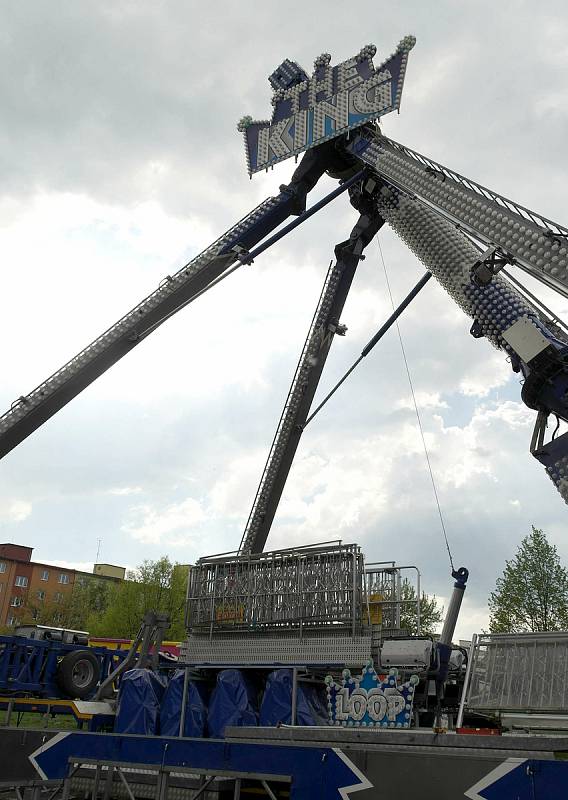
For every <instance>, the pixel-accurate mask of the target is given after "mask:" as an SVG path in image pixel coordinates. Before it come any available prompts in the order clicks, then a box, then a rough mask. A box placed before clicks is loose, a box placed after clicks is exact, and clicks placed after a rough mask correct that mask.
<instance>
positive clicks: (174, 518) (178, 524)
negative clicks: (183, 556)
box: [122, 497, 205, 545]
mask: <svg viewBox="0 0 568 800" xmlns="http://www.w3.org/2000/svg"><path fill="white" fill-rule="evenodd" d="M204 519H205V513H204V511H203V509H202V507H201V505H200V504H199V503H198V502H197V500H194V499H193V498H191V497H189V498H187V499H186V500H183V501H182V502H181V503H174V504H173V505H170V506H168V507H166V508H154V507H152V506H150V505H140V506H135V507H133V508H131V509H130V520H129V521H128V522H127V523H126V524H124V525H123V527H122V529H123V531H125V532H126V533H128V534H129V535H130V536H132V537H133V538H134V539H139V540H140V541H141V542H145V543H155V544H157V543H159V544H163V545H167V544H168V543H170V542H171V540H172V538H173V539H174V540H175V542H176V543H177V544H180V543H181V541H182V540H181V539H180V536H182V535H183V536H185V537H189V538H188V539H186V540H187V541H189V540H190V538H191V535H192V534H194V533H195V528H196V526H197V525H198V523H200V522H202V521H203V520H204ZM172 534H175V537H172Z"/></svg>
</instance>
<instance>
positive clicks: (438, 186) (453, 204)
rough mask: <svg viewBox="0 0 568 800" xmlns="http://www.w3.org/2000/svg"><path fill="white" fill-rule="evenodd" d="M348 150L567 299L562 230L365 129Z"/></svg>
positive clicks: (567, 236) (566, 242)
mask: <svg viewBox="0 0 568 800" xmlns="http://www.w3.org/2000/svg"><path fill="white" fill-rule="evenodd" d="M348 149H349V150H350V151H351V152H352V153H353V154H357V155H358V157H359V158H360V159H361V161H362V162H363V163H365V164H368V165H369V166H371V167H372V168H373V169H374V170H375V171H376V173H377V174H378V175H380V176H381V177H382V178H384V179H385V180H387V181H388V182H389V183H390V184H392V185H393V186H395V187H397V188H398V189H401V190H402V191H404V192H406V193H407V194H410V195H411V196H413V197H415V198H417V199H419V200H421V201H422V202H425V203H427V204H428V205H430V206H432V207H434V208H435V209H436V210H437V211H438V212H439V213H441V214H442V215H443V216H445V217H446V218H447V219H448V220H450V221H451V222H453V223H454V224H455V225H456V226H457V227H458V228H461V229H462V230H464V231H466V232H467V233H469V234H471V235H472V236H474V237H475V238H476V239H478V240H479V241H480V242H482V243H483V244H485V245H486V246H487V247H492V248H497V249H498V250H499V252H500V255H501V257H502V258H503V259H504V260H506V261H507V262H509V263H514V264H516V265H518V266H519V267H520V268H521V269H523V270H525V271H526V272H528V273H529V274H530V275H532V276H533V277H535V278H537V280H539V281H541V282H542V283H544V284H546V285H548V286H550V287H551V288H553V289H555V290H556V291H557V292H559V293H560V294H562V295H564V297H568V229H567V228H564V227H563V226H562V225H559V224H558V223H556V222H552V220H549V219H547V218H546V217H543V216H542V215H541V214H538V213H536V212H535V211H530V210H529V209H527V208H524V206H521V205H519V204H518V203H515V202H514V201H513V200H508V199H507V198H506V197H503V196H502V195H499V194H497V193H496V192H494V191H492V190H491V189H487V188H486V187H484V186H481V184H478V183H475V182H474V181H471V180H470V179H469V178H465V177H464V176H463V175H460V174H459V173H457V172H454V171H453V170H450V169H448V167H445V166H443V165H442V164H438V163H437V162H435V161H432V159H430V158H427V157H426V156H423V155H421V154H420V153H417V152H416V151H414V150H411V149H410V148H408V147H405V146H404V145H402V144H399V143H398V142H395V141H393V140H392V139H388V138H387V137H386V136H382V135H380V134H379V133H378V132H377V131H376V130H375V131H372V130H370V128H369V127H367V128H365V129H363V130H362V131H361V133H360V135H359V136H358V137H356V138H355V140H354V141H353V142H352V144H351V145H350V147H349V148H348Z"/></svg>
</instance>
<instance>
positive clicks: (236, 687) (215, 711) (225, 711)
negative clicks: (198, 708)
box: [207, 669, 258, 739]
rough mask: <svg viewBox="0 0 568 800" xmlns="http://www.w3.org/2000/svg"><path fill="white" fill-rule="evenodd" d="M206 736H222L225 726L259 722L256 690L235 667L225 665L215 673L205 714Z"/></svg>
mask: <svg viewBox="0 0 568 800" xmlns="http://www.w3.org/2000/svg"><path fill="white" fill-rule="evenodd" d="M207 725H208V728H209V736H212V737H213V738H217V739H221V738H222V737H223V736H224V735H225V727H226V726H227V725H234V726H237V727H244V726H247V725H258V702H257V692H256V689H255V687H254V686H253V684H252V682H251V681H250V679H249V678H246V677H245V675H243V673H242V672H241V671H240V670H238V669H224V670H222V671H221V672H220V673H219V674H218V675H217V685H216V686H215V689H214V690H213V692H212V694H211V702H210V703H209V714H208V717H207Z"/></svg>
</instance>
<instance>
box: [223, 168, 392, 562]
mask: <svg viewBox="0 0 568 800" xmlns="http://www.w3.org/2000/svg"><path fill="white" fill-rule="evenodd" d="M370 183H371V184H372V186H370V187H369V188H370V189H371V191H374V190H375V188H376V183H375V182H374V181H371V182H370ZM352 202H353V203H354V205H356V207H358V208H359V209H360V210H361V212H362V213H361V216H360V217H359V220H358V222H357V224H356V226H355V227H354V229H353V231H352V233H351V237H350V238H349V239H348V240H347V241H346V242H341V244H338V245H337V246H336V248H335V256H336V262H335V264H330V267H329V270H328V273H327V276H326V279H325V283H324V286H323V290H322V293H321V296H320V299H319V302H318V305H317V308H316V312H315V314H314V317H313V320H312V323H311V325H310V329H309V332H308V335H307V338H306V341H305V344H304V347H303V350H302V354H301V356H300V360H299V362H298V366H297V368H296V372H295V374H294V378H293V380H292V384H291V387H290V390H289V392H288V397H287V399H286V403H285V405H284V410H283V412H282V416H281V417H280V422H279V423H278V428H277V431H276V435H275V436H274V440H273V442H272V446H271V448H270V453H269V455H268V459H267V461H266V464H265V467H264V471H263V474H262V478H261V480H260V484H259V487H258V490H257V492H256V496H255V499H254V503H253V506H252V509H251V512H250V515H249V518H248V521H247V524H246V527H245V531H244V533H243V537H242V540H241V545H240V548H239V551H240V552H241V553H260V552H262V550H263V549H264V545H265V543H266V539H267V538H268V534H269V532H270V528H271V525H272V521H273V519H274V515H275V513H276V509H277V507H278V503H279V502H280V497H281V496H282V492H283V490H284V485H285V483H286V480H287V478H288V473H289V472H290V468H291V466H292V461H293V459H294V455H295V453H296V450H297V448H298V444H299V442H300V438H301V436H302V431H303V428H304V424H305V422H306V419H307V417H308V414H309V411H310V406H311V404H312V401H313V398H314V395H315V392H316V389H317V386H318V383H319V380H320V376H321V373H322V370H323V367H324V365H325V361H326V359H327V355H328V353H329V350H330V347H331V343H332V341H333V338H334V335H335V334H339V335H342V334H344V333H345V328H344V327H343V326H342V325H341V324H340V322H339V318H340V315H341V312H342V310H343V306H344V305H345V301H346V299H347V295H348V293H349V289H350V288H351V282H352V280H353V276H354V274H355V270H356V268H357V264H358V263H359V261H360V260H361V259H362V258H364V256H363V255H362V252H363V249H364V248H365V247H366V246H367V245H368V244H369V242H370V241H371V240H372V239H373V237H374V236H375V234H376V233H377V231H378V230H379V228H380V227H381V226H382V225H383V220H382V218H381V217H380V215H379V214H378V213H377V211H376V208H375V207H374V203H373V202H370V198H367V197H366V196H365V192H363V193H362V195H359V194H358V195H357V197H356V198H355V199H353V200H352Z"/></svg>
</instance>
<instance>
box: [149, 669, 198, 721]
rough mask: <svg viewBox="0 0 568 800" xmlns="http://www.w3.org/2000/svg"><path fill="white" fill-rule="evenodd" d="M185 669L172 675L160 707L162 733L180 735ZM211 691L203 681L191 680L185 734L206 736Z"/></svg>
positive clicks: (188, 689) (188, 691)
mask: <svg viewBox="0 0 568 800" xmlns="http://www.w3.org/2000/svg"><path fill="white" fill-rule="evenodd" d="M183 681H184V670H183V669H177V670H176V671H175V672H174V674H173V675H172V677H171V679H170V682H169V683H168V688H167V689H166V693H165V694H164V698H163V700H162V706H161V708H160V734H161V735H162V736H178V735H179V721H180V715H181V704H182V697H183ZM208 696H209V691H208V689H207V687H206V685H205V683H204V682H203V681H189V683H188V685H187V705H186V707H185V722H184V726H183V735H184V736H205V734H206V728H207V700H208Z"/></svg>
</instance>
